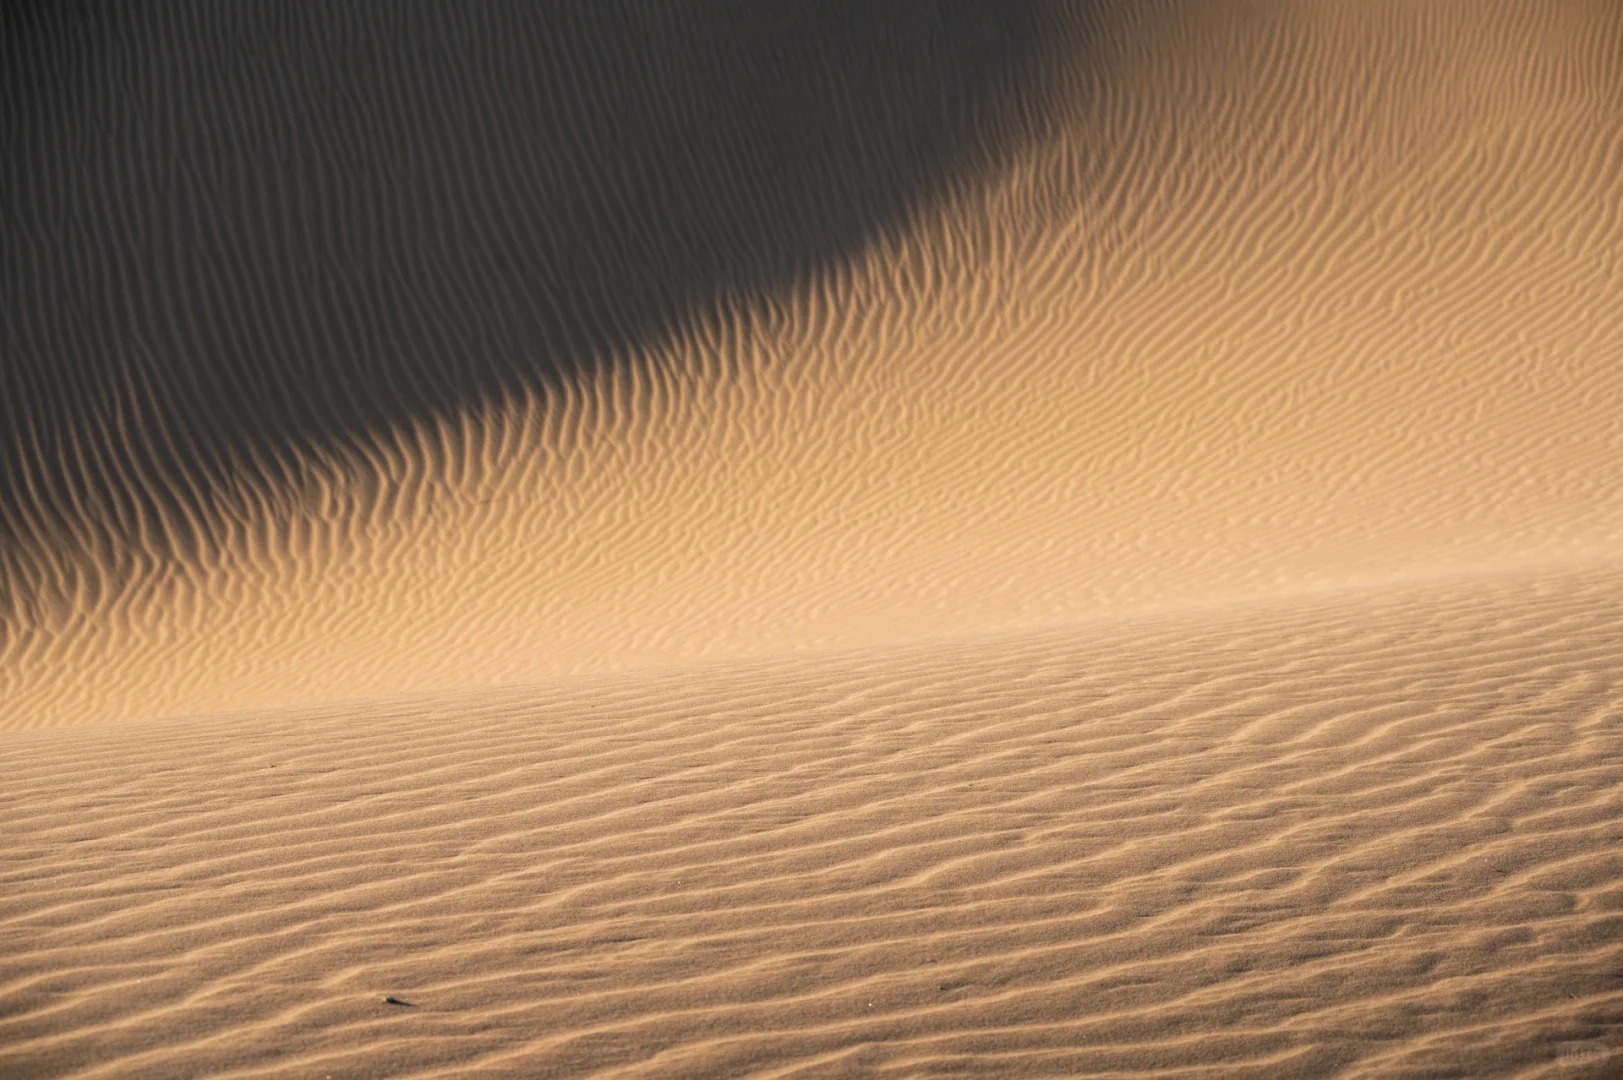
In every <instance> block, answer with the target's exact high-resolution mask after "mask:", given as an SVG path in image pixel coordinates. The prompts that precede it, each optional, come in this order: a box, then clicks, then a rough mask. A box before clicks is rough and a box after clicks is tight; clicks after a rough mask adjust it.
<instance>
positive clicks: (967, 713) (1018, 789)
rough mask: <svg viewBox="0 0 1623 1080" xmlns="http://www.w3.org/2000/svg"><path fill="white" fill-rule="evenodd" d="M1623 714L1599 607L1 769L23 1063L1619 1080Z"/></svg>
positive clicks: (538, 694) (1333, 602)
mask: <svg viewBox="0 0 1623 1080" xmlns="http://www.w3.org/2000/svg"><path fill="white" fill-rule="evenodd" d="M1620 685H1623V568H1620V567H1609V568H1592V569H1589V570H1586V571H1583V572H1572V571H1567V572H1563V573H1559V574H1550V573H1546V574H1539V575H1526V576H1525V577H1516V576H1504V575H1501V576H1500V577H1497V578H1494V579H1491V580H1470V581H1464V582H1456V583H1453V584H1451V585H1447V586H1439V585H1434V586H1431V587H1429V588H1418V589H1414V590H1407V591H1402V592H1399V593H1374V594H1371V593H1368V592H1353V593H1349V594H1346V595H1341V596H1328V597H1321V598H1319V599H1317V600H1314V601H1305V602H1304V601H1299V602H1296V603H1292V604H1279V603H1274V604H1264V605H1252V606H1250V607H1247V608H1242V609H1239V610H1235V611H1230V612H1214V613H1209V614H1205V615H1183V616H1178V617H1161V618H1149V619H1139V620H1136V621H1135V620H1127V621H1118V622H1109V623H1100V624H1095V625H1092V626H1088V627H1083V628H1075V627H1072V628H1054V629H1050V630H1045V631H1038V632H1024V633H1018V634H1007V635H985V636H980V637H975V638H967V639H956V640H950V641H943V642H935V643H930V644H920V645H917V646H912V647H905V648H892V649H868V650H843V651H838V652H834V653H829V654H820V655H817V656H811V657H807V658H804V659H799V660H787V661H733V662H727V663H722V664H719V665H705V666H700V667H693V668H689V669H682V670H672V671H669V672H663V673H647V674H624V675H599V676H589V677H582V678H578V679H574V680H569V681H565V682H558V683H552V684H547V685H543V686H537V687H528V688H511V689H503V690H491V691H484V692H477V693H473V694H465V695H447V696H440V697H434V698H427V699H421V698H419V699H400V700H391V701H383V702H377V703H373V704H367V705H363V706H347V707H336V708H310V709H304V710H299V711H292V712H287V711H282V712H254V713H246V714H236V715H221V716H216V717H203V718H196V719H191V720H185V721H179V720H177V721H171V722H161V723H153V724H148V725H141V734H140V738H139V739H134V740H132V739H131V738H130V737H129V736H130V729H129V727H128V726H127V725H100V726H90V727H84V728H78V729H69V730H57V731H48V732H38V733H13V734H12V735H11V736H9V737H8V738H7V739H6V740H5V742H4V744H3V759H0V767H3V768H4V769H5V772H6V775H7V776H8V777H9V779H8V782H7V783H6V785H5V788H4V792H3V798H4V800H5V802H4V812H5V816H6V820H7V822H8V825H7V829H6V840H5V845H6V848H7V851H6V868H5V879H4V886H3V888H0V935H3V940H4V941H5V942H6V949H5V952H4V959H3V960H0V1000H4V1001H5V1002H6V1003H7V1004H6V1008H5V1015H4V1018H3V1019H0V1048H3V1049H0V1072H4V1073H5V1074H6V1075H28V1076H50V1075H59V1074H64V1073H68V1072H74V1073H75V1075H82V1076H86V1077H96V1076H109V1077H111V1076H117V1077H121V1078H124V1077H132V1078H133V1077H145V1076H151V1077H171V1076H202V1075H208V1076H244V1077H246V1076H293V1075H299V1076H322V1075H328V1074H330V1075H333V1076H429V1075H481V1076H485V1075H488V1076H539V1075H572V1074H575V1073H580V1072H586V1071H591V1070H600V1071H602V1072H603V1073H605V1074H613V1075H637V1076H644V1075H646V1076H727V1075H738V1074H740V1073H743V1072H745V1071H749V1072H751V1073H758V1074H760V1075H773V1076H818V1075H880V1076H888V1075H908V1076H912V1075H927V1074H936V1073H951V1074H953V1075H966V1074H987V1073H992V1074H1000V1073H1014V1072H1019V1073H1028V1074H1045V1075H1080V1074H1087V1075H1105V1074H1110V1075H1115V1074H1123V1075H1126V1074H1154V1075H1180V1076H1181V1075H1191V1076H1193V1075H1226V1076H1242V1075H1244V1076H1253V1075H1254V1076H1281V1075H1298V1076H1321V1075H1331V1074H1340V1073H1345V1074H1347V1075H1380V1076H1398V1075H1428V1076H1472V1077H1478V1076H1490V1075H1501V1074H1507V1075H1508V1074H1517V1075H1549V1076H1569V1075H1570V1076H1584V1075H1591V1076H1593V1075H1599V1074H1600V1070H1599V1069H1598V1068H1587V1069H1580V1068H1577V1067H1576V1065H1577V1063H1578V1062H1579V1059H1578V1058H1576V1057H1573V1056H1572V1055H1574V1054H1577V1053H1584V1052H1587V1053H1590V1054H1591V1055H1594V1054H1595V1053H1596V1052H1597V1048H1602V1049H1604V1048H1608V1047H1618V1046H1620V1039H1623V934H1620V933H1619V929H1620V918H1623V914H1620V913H1623V854H1620V853H1623V696H1620V693H1619V688H1620ZM389 996H394V997H397V998H399V999H400V1000H403V1001H406V1002H409V1003H410V1004H409V1005H408V1006H399V1005H390V1004H387V1003H386V1002H385V998H387V997H389ZM1563 1054H1567V1055H1568V1058H1567V1059H1566V1061H1565V1062H1563V1060H1562V1057H1561V1055H1563ZM1613 1064H1614V1065H1615V1060H1614V1061H1613Z"/></svg>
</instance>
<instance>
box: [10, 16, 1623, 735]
mask: <svg viewBox="0 0 1623 1080" xmlns="http://www.w3.org/2000/svg"><path fill="white" fill-rule="evenodd" d="M39 10H42V11H44V10H49V9H47V8H44V7H42V8H40V9H39ZM63 10H66V9H63ZM98 18H102V19H104V20H112V21H111V22H102V23H98V22H97V21H96V20H95V19H91V20H89V21H85V20H78V21H75V20H74V19H70V18H68V17H67V16H66V15H64V16H62V17H60V18H58V17H56V16H45V17H43V21H37V25H36V24H35V23H26V22H24V23H18V24H16V25H22V26H25V28H26V27H32V28H33V29H32V30H31V31H30V32H32V33H34V34H36V37H37V40H38V42H40V43H43V44H42V45H41V46H40V49H39V50H36V52H37V53H38V55H39V56H43V57H45V58H46V60H47V61H49V62H48V63H45V62H42V65H43V66H41V67H39V68H38V70H35V69H28V70H24V69H22V68H17V67H15V66H14V67H13V73H12V74H9V75H7V76H6V77H7V78H8V79H10V80H11V81H10V82H8V83H7V84H6V85H7V87H8V90H7V93H8V99H7V107H8V109H9V110H10V112H9V113H8V116H10V117H11V118H12V119H13V120H14V121H15V122H14V123H12V124H9V125H7V127H6V131H7V134H6V136H5V137H6V138H7V139H8V140H10V141H9V142H8V143H7V147H8V149H9V150H11V151H14V152H8V153H7V154H5V155H4V158H5V162H6V164H5V168H6V169H7V170H8V172H7V173H6V179H7V181H8V183H7V195H6V208H7V214H8V219H7V221H8V227H7V230H6V231H7V235H8V237H9V238H12V240H11V242H8V243H7V244H6V245H5V253H4V258H5V268H6V272H5V275H4V283H5V288H6V290H7V293H6V300H7V303H6V310H7V312H8V316H14V317H8V318H7V319H6V320H5V327H4V331H3V332H4V333H5V334H6V335H7V336H6V348H5V349H4V350H3V351H0V379H3V380H4V381H3V383H0V481H3V483H4V486H5V488H6V491H5V499H4V501H3V502H0V606H3V608H4V613H3V614H0V711H3V715H0V725H4V726H8V727H25V726H33V725H40V724H59V723H74V722H85V721H93V720H100V719H107V718H115V717H143V716H155V715H164V714H179V713H188V712H204V711H209V710H214V709H220V708H230V707H239V706H247V705H259V704H272V703H298V702H316V701H322V700H331V699H335V698H338V697H347V696H356V695H380V694H389V693H397V692H407V691H413V690H431V689H437V688H449V687H455V686H471V685H479V684H484V683H487V682H491V681H502V680H513V679H529V678H536V677H541V676H545V675H550V674H560V673H571V672H585V671H589V670H602V669H611V668H628V667H634V666H639V665H655V664H673V663H681V662H686V661H691V660H697V659H704V658H724V657H728V656H742V655H749V654H765V653H773V652H780V651H784V650H790V649H796V648H801V647H807V646H827V645H838V644H860V643H877V642H882V641H885V640H891V639H896V638H899V637H905V636H909V635H916V634H919V633H938V632H948V631H953V632H972V631H977V630H979V629H983V628H987V627H994V626H997V627H1012V626H1014V625H1018V624H1023V623H1031V622H1035V621H1043V620H1054V619H1060V618H1067V617H1071V616H1075V615H1087V614H1093V613H1098V612H1102V611H1107V610H1118V609H1125V608H1132V607H1137V606H1141V605H1146V604H1164V603H1169V602H1178V601H1182V600H1185V599H1190V598H1195V597H1205V598H1215V597H1222V596H1237V595H1252V594H1257V593H1260V592H1266V591H1271V590H1288V589H1294V588H1298V587H1302V586H1304V585H1309V584H1315V583H1324V582H1335V581H1340V580H1344V579H1348V578H1351V577H1368V576H1376V577H1378V576H1381V575H1385V574H1390V573H1400V572H1401V573H1414V572H1429V571H1432V570H1436V569H1449V570H1457V569H1459V568H1460V567H1461V566H1463V565H1464V564H1466V563H1474V562H1478V561H1485V562H1492V561H1494V560H1497V559H1499V558H1501V557H1502V556H1505V555H1506V554H1508V553H1516V552H1521V553H1528V554H1530V555H1538V556H1540V557H1544V556H1553V555H1558V554H1559V555H1563V556H1565V555H1570V554H1582V553H1584V552H1586V551H1593V550H1597V549H1604V550H1611V551H1615V550H1617V548H1618V544H1619V540H1620V538H1623V485H1619V484H1617V483H1616V471H1617V462H1618V461H1619V460H1623V304H1619V303H1618V300H1617V298H1618V296H1619V295H1620V294H1623V265H1620V264H1623V8H1620V7H1619V6H1618V5H1617V4H1615V3H1612V2H1610V0H1593V2H1586V0H1562V2H1548V0H1431V2H1427V3H1424V4H1415V3H1406V2H1397V0H1375V2H1367V0H1345V2H1340V0H1320V2H1309V3H1300V2H1295V0H1289V2H1287V0H1277V2H1255V3H1246V4H1211V3H1207V2H1205V0H1198V2H1196V0H1189V2H1178V3H1174V2H1168V3H1152V4H1141V3H1129V2H1126V0H1120V2H1116V0H1108V2H1107V0H1096V2H1079V3H1076V4H1069V5H1060V4H1041V3H1019V2H1016V0H1007V2H1000V3H996V4H978V3H968V2H946V3H941V4H911V3H904V2H902V0H896V2H893V3H887V2H883V0H878V2H873V3H862V4H857V3H855V2H854V0H853V2H852V3H826V2H822V0H819V2H816V3H812V2H810V0H808V2H807V3H792V2H784V3H774V4H767V5H762V4H758V3H754V2H753V0H750V2H745V0H737V2H729V0H723V2H715V3H712V2H706V3H693V4H675V3H673V4H645V5H638V4H626V3H621V4H601V5H600V4H506V3H499V2H492V3H486V4H479V5H475V6H474V7H473V8H471V9H469V8H465V7H463V6H460V5H450V6H446V7H435V6H429V5H413V4H396V3H392V2H388V3H384V2H379V3H369V2H363V0H354V2H351V3H345V4H335V5H308V6H305V7H304V8H301V9H300V11H299V12H284V13H282V14H280V15H277V14H274V13H272V12H271V11H270V10H269V9H263V8H259V7H256V6H255V5H242V6H235V5H227V4H216V3H213V2H212V0H210V2H208V3H200V4H198V5H195V6H189V5H187V4H184V3H174V4H169V5H151V6H137V5H129V6H125V7H117V8H115V9H110V12H109V13H104V14H103V15H102V16H98ZM22 40H23V41H24V44H28V43H29V42H30V41H33V40H34V39H30V38H27V37H26V35H25V37H24V38H23V39H22ZM29 55H33V54H32V53H31V54H29ZM17 72H21V74H20V75H19V74H17Z"/></svg>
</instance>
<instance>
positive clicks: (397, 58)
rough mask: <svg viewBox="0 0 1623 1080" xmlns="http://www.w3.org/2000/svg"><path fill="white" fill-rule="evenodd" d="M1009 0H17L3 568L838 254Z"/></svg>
mask: <svg viewBox="0 0 1623 1080" xmlns="http://www.w3.org/2000/svg"><path fill="white" fill-rule="evenodd" d="M1040 8H1041V5H1040V3H1038V2H1037V0H978V2H974V0H685V2H678V0H640V2H633V0H607V2H605V0H477V2H471V3H452V2H445V3H424V2H418V0H337V2H331V3H328V2H318V3H291V2H289V3H263V2H254V3H237V2H231V0H168V2H159V3H150V4H77V5H76V4H71V3H66V4H38V5H35V6H33V7H26V6H25V7H20V8H17V9H14V10H13V11H12V12H11V13H10V15H8V17H7V22H6V33H5V43H4V47H5V58H4V62H5V64H6V65H7V69H8V72H9V74H7V75H5V76H3V78H4V80H5V81H4V94H5V98H4V101H3V102H0V110H3V115H0V119H3V123H4V129H5V131H4V135H3V138H4V159H3V161H0V171H3V180H0V184H3V186H4V192H5V194H4V214H5V219H4V220H5V230H6V238H7V239H6V242H5V245H4V253H3V256H0V258H3V263H0V266H3V271H0V273H3V278H0V285H3V290H4V304H5V319H4V323H5V325H4V328H3V330H0V335H3V352H0V497H3V500H4V501H3V503H0V582H3V581H4V576H3V575H4V573H5V571H6V569H7V566H8V563H10V564H11V565H13V566H15V565H20V564H17V563H16V562H15V559H16V558H17V557H19V555H20V551H21V549H22V548H23V547H26V546H27V545H30V544H32V545H35V546H36V547H37V546H38V545H40V544H66V545H69V546H70V547H71V546H83V545H84V544H85V542H86V540H87V537H88V535H89V534H88V532H87V530H101V531H102V537H101V539H102V541H103V545H102V546H103V547H104V549H105V546H106V544H107V543H111V544H112V545H113V546H114V547H116V546H117V543H118V541H117V534H118V533H119V531H120V530H128V529H130V528H134V523H135V522H137V521H138V520H140V518H141V516H142V515H143V514H145V515H147V517H148V519H149V520H151V519H152V515H158V517H159V518H161V519H163V520H165V521H169V522H171V523H173V522H184V521H187V520H196V521H207V520H209V517H210V512H211V510H214V509H218V507H217V506H215V505H214V504H215V503H217V501H218V500H219V499H221V498H226V497H229V493H230V492H232V491H234V490H235V491H241V490H242V488H243V485H244V484H245V483H246V484H248V485H250V486H252V485H265V484H269V485H273V486H274V485H275V484H277V483H283V482H285V481H286V477H285V476H283V475H281V474H282V471H283V470H284V469H286V468H287V467H288V464H287V463H289V462H290V461H292V460H293V459H294V458H295V457H296V456H297V453H298V451H299V450H301V449H304V448H309V447H318V446H321V445H324V444H325V445H332V444H342V443H345V442H346V441H350V440H355V439H358V438H365V437H368V436H369V435H375V434H378V433H380V432H382V431H386V430H389V429H391V428H392V427H394V426H396V425H401V424H407V423H411V422H413V421H416V420H420V419H422V418H424V417H425V416H429V415H433V414H437V413H442V412H444V411H446V410H449V409H459V408H464V407H468V406H475V405H477V404H479V403H480V402H483V401H489V400H491V399H493V398H496V397H499V396H501V395H504V394H507V393H510V392H512V391H514V390H529V391H538V392H541V393H545V392H546V391H547V388H548V387H554V388H555V387H556V386H558V385H559V384H560V383H562V382H563V381H564V380H568V379H570V378H572V377H576V376H578V375H579V374H581V373H583V372H587V371H590V370H591V369H593V368H594V367H595V366H597V365H600V364H603V363H607V362H612V361H611V360H610V359H609V358H612V357H615V356H624V355H626V354H627V352H628V351H631V349H632V348H633V347H634V346H636V345H637V344H638V343H641V342H646V341H649V340H652V339H657V338H658V337H660V335H662V334H667V333H669V332H671V331H672V330H673V329H674V328H675V327H676V326H678V325H679V324H680V322H681V320H682V319H683V318H684V315H685V314H686V313H689V312H691V311H692V310H693V309H694V308H695V307H698V306H704V305H710V304H714V303H715V302H716V300H717V298H718V297H724V296H726V295H728V294H729V293H731V292H733V291H735V290H742V289H763V288H764V289H771V288H774V287H776V286H781V285H783V284H784V283H786V282H789V281H792V280H795V279H796V278H797V277H799V276H802V275H805V274H807V273H809V272H814V271H816V270H817V269H818V268H820V267H823V266H826V265H828V264H829V263H830V262H831V261H833V260H836V259H838V258H840V257H842V256H844V255H847V254H850V253H852V252H853V251H855V250H857V249H858V248H860V247H861V245H863V244H864V243H865V242H867V241H868V240H870V239H871V238H872V237H873V236H874V235H875V233H876V232H878V231H879V230H881V229H883V228H885V227H886V226H887V225H889V224H894V223H895V222H897V221H899V220H901V219H903V218H905V216H906V215H907V214H908V213H909V212H910V210H911V209H912V208H914V207H916V206H917V204H918V201H919V200H920V198H921V197H924V196H926V195H928V194H929V193H930V192H931V191H932V190H934V189H935V188H936V187H937V186H938V185H939V184H940V183H941V182H942V178H943V177H945V176H948V175H950V174H951V172H952V167H953V166H954V164H955V163H958V162H959V161H960V160H961V155H962V154H964V153H965V152H966V151H965V141H966V138H965V137H966V134H967V133H968V132H969V131H970V129H971V127H972V125H977V124H979V125H981V128H982V130H984V129H985V126H986V124H987V123H988V118H989V117H991V118H992V122H993V123H994V124H995V117H996V110H997V108H998V106H999V103H1000V102H1002V101H1004V100H1006V99H1007V97H1008V96H1009V95H1010V93H1011V91H1012V90H1013V89H1014V88H1016V87H1017V86H1018V85H1019V84H1020V81H1021V80H1022V79H1023V78H1025V77H1026V73H1027V71H1028V68H1029V66H1030V65H1032V64H1033V62H1034V59H1033V58H1034V57H1035V56H1036V54H1037V51H1038V50H1039V48H1040V46H1041V44H1042V42H1041V38H1042V30H1043V23H1044V19H1043V15H1042V12H1041V10H1040ZM120 425H122V429H123V430H126V431H135V432H138V433H140V434H139V437H135V438H128V439H125V438H122V437H120V436H118V435H117V431H118V430H119V429H120ZM155 477H156V478H168V479H169V480H170V481H172V482H170V483H166V484H161V485H159V484H154V483H153V482H152V480H153V478H155ZM184 531H185V530H184V529H181V530H180V533H181V535H178V536H177V537H176V538H174V539H173V543H174V544H176V545H185V544H186V543H187V541H186V538H185V536H184ZM159 554H160V557H162V556H165V555H168V556H172V555H175V554H177V553H176V552H173V551H171V552H167V553H159Z"/></svg>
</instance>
